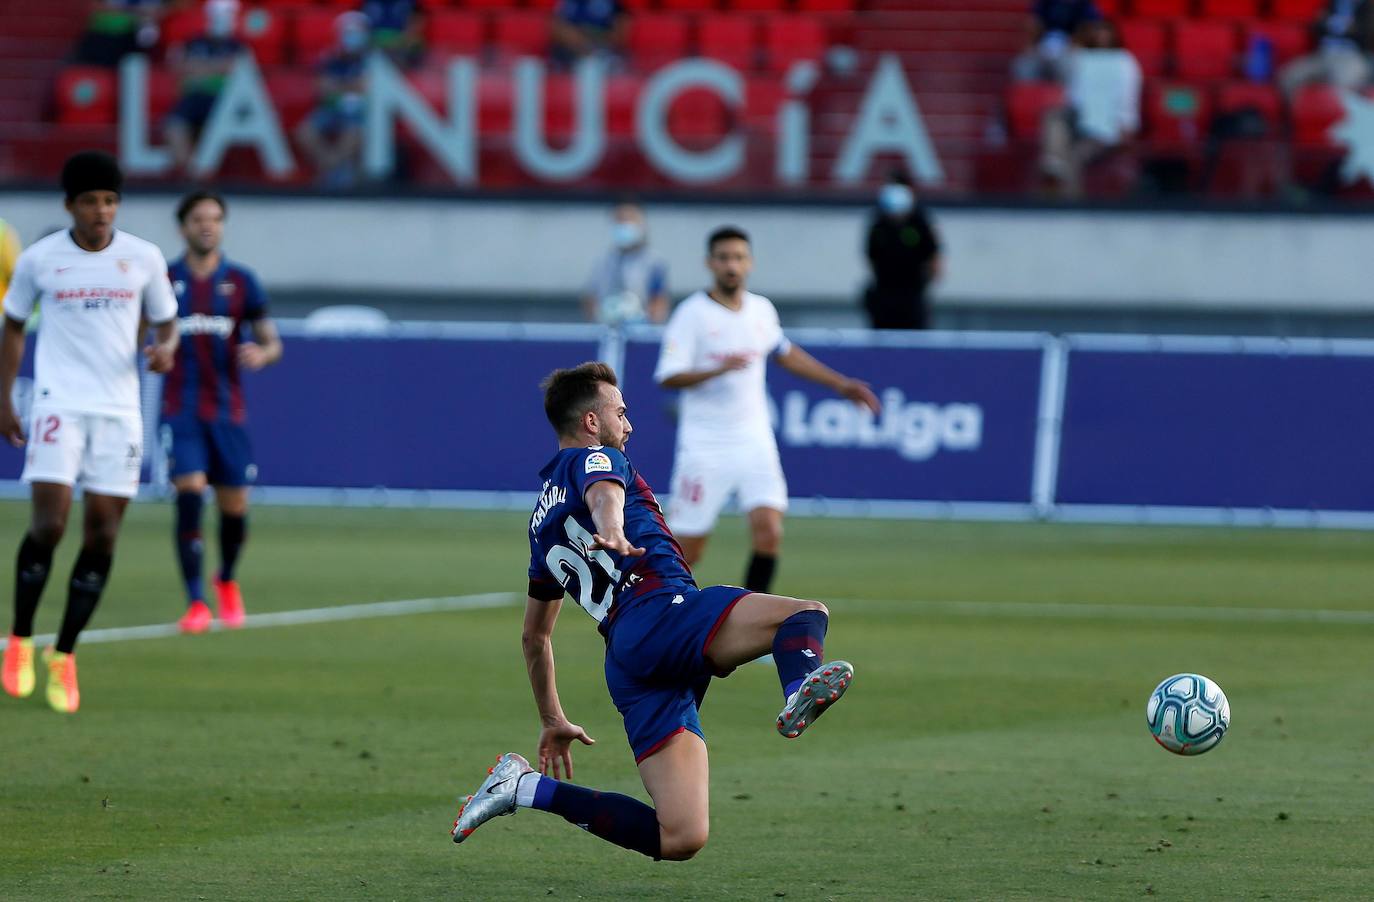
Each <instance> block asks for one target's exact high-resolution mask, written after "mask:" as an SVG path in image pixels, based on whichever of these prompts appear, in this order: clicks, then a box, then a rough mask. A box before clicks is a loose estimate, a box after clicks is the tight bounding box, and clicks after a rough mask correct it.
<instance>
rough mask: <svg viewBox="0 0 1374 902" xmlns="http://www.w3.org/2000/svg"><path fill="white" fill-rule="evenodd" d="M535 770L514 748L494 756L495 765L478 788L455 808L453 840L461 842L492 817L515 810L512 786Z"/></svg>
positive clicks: (490, 768)
mask: <svg viewBox="0 0 1374 902" xmlns="http://www.w3.org/2000/svg"><path fill="white" fill-rule="evenodd" d="M532 773H534V768H532V767H530V763H529V762H528V761H526V760H525V759H524V758H522V757H520V756H519V755H517V754H516V753H515V752H506V754H504V755H502V756H501V757H499V758H497V759H496V766H494V767H489V768H487V778H486V779H485V780H483V781H482V785H481V786H479V787H477V791H476V792H475V793H473V794H472V795H470V796H468V797H467V799H466V800H465V801H464V802H463V805H462V807H461V808H459V809H458V819H457V820H456V821H454V822H453V831H452V832H453V841H454V842H462V841H463V840H465V839H467V838H468V837H469V836H471V835H472V831H474V830H476V829H477V828H478V827H480V826H482V825H483V824H485V823H486V822H487V821H489V820H491V819H492V818H494V817H500V816H502V815H506V814H514V813H515V807H516V805H515V789H516V787H517V786H519V785H520V778H521V777H523V776H524V775H525V774H532Z"/></svg>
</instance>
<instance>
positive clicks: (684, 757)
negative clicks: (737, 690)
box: [639, 730, 711, 861]
mask: <svg viewBox="0 0 1374 902" xmlns="http://www.w3.org/2000/svg"><path fill="white" fill-rule="evenodd" d="M639 777H640V779H641V780H643V781H644V788H645V789H647V790H648V791H649V797H650V798H652V799H653V800H654V811H655V812H656V813H657V814H658V825H659V847H660V852H659V856H660V857H661V858H663V859H664V860H666V861H686V860H687V859H689V858H691V857H692V856H694V855H696V854H697V853H698V852H700V851H701V850H702V847H704V846H705V845H706V839H707V836H708V835H709V834H710V825H711V792H710V788H711V772H710V767H709V765H708V762H707V756H706V743H705V742H703V741H702V739H701V737H700V736H698V735H697V734H696V733H693V732H692V731H690V730H686V731H684V732H682V733H678V734H677V735H676V736H674V737H673V738H672V739H669V740H668V742H667V743H665V744H664V746H663V747H662V748H660V749H659V750H658V751H657V752H654V754H652V755H650V756H649V757H648V758H645V759H644V760H643V761H641V762H640V763H639Z"/></svg>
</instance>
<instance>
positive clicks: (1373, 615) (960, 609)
mask: <svg viewBox="0 0 1374 902" xmlns="http://www.w3.org/2000/svg"><path fill="white" fill-rule="evenodd" d="M826 600H827V601H831V599H826ZM833 601H834V603H835V604H839V605H851V604H852V605H857V606H863V605H880V606H883V607H892V608H899V607H900V608H905V609H909V610H910V611H912V612H913V613H922V614H954V615H957V616H962V617H1011V618H1025V619H1034V618H1038V617H1045V618H1050V619H1058V620H1200V621H1211V622H1220V623H1319V624H1358V625H1374V611H1341V610H1331V609H1320V608H1315V609H1305V608H1249V607H1230V606H1222V605H1219V606H1216V607H1212V606H1202V605H1172V604H1097V603H1086V604H1073V603H1069V602H1055V601H1027V602H1012V601H915V600H910V599H907V600H903V599H894V598H840V599H833Z"/></svg>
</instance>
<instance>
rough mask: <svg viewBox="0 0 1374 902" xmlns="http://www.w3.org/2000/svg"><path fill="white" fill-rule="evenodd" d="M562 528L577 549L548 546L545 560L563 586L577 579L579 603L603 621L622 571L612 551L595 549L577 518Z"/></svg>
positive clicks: (565, 522)
mask: <svg viewBox="0 0 1374 902" xmlns="http://www.w3.org/2000/svg"><path fill="white" fill-rule="evenodd" d="M563 531H564V532H565V533H567V535H568V539H569V540H571V542H572V544H573V546H574V548H576V549H578V550H577V551H574V550H573V549H572V548H568V547H566V546H564V545H555V546H553V547H552V548H550V549H549V553H548V555H547V556H546V557H545V558H544V562H545V563H546V564H548V565H549V572H550V573H552V574H553V575H554V576H556V577H557V578H558V581H559V582H560V583H562V584H563V588H564V589H568V583H570V582H572V580H573V577H576V578H577V603H578V604H579V605H581V606H582V609H583V610H584V611H586V612H587V613H588V614H591V615H592V618H593V619H595V620H596V622H597V623H600V622H601V621H603V620H605V619H606V612H607V611H609V610H610V609H611V600H612V599H611V595H612V593H614V592H615V587H616V585H617V584H618V583H619V582H620V571H619V570H617V569H616V567H615V563H614V562H613V561H612V560H611V556H610V555H609V554H607V553H606V552H605V551H603V550H601V549H597V550H595V551H593V550H592V542H593V541H595V540H594V539H593V538H592V534H591V533H589V532H587V530H585V529H583V528H582V525H581V524H580V523H578V522H577V520H575V519H574V518H572V517H568V519H567V520H565V521H564V522H563ZM593 564H595V565H596V568H595V569H596V572H595V573H593V572H592V569H593V568H592V565H593ZM569 591H571V590H569Z"/></svg>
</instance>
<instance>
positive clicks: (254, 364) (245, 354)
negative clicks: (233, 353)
mask: <svg viewBox="0 0 1374 902" xmlns="http://www.w3.org/2000/svg"><path fill="white" fill-rule="evenodd" d="M267 363H268V361H267V352H266V351H264V350H263V349H262V345H260V344H258V343H257V342H252V341H246V342H244V343H243V344H241V345H239V366H241V367H243V368H244V369H246V370H260V369H262V368H263V367H265V366H267Z"/></svg>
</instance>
